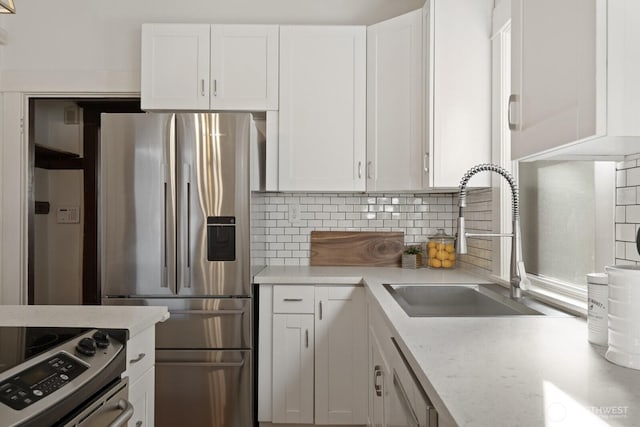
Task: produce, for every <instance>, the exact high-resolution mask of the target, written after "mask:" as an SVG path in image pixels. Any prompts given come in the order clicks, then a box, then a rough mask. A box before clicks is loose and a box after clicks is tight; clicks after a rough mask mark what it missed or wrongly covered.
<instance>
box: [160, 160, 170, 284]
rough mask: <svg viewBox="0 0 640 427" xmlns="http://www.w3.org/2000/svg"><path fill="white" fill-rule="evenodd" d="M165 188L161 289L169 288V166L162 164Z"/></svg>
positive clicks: (163, 195) (163, 196)
mask: <svg viewBox="0 0 640 427" xmlns="http://www.w3.org/2000/svg"><path fill="white" fill-rule="evenodd" d="M162 173H163V175H164V178H163V179H164V188H163V194H162V198H163V200H162V207H163V210H162V264H161V265H162V283H161V285H160V286H161V287H163V288H168V287H169V266H168V265H167V258H168V257H167V185H168V183H167V165H166V164H164V163H163V164H162Z"/></svg>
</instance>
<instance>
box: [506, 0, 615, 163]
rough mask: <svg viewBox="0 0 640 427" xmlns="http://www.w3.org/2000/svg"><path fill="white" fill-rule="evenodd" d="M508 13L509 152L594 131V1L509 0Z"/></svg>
mask: <svg viewBox="0 0 640 427" xmlns="http://www.w3.org/2000/svg"><path fill="white" fill-rule="evenodd" d="M512 16H513V19H512V29H511V35H512V43H511V63H512V69H511V76H512V88H513V90H512V92H513V94H514V95H516V96H517V98H516V101H515V104H514V105H511V106H510V107H511V112H512V118H511V121H512V122H515V124H516V129H515V131H514V132H512V139H511V153H512V154H511V155H512V158H513V159H518V158H523V157H526V156H528V155H531V154H536V153H540V152H542V151H545V150H548V149H552V148H555V147H558V146H561V145H564V144H566V143H570V142H573V141H577V140H579V139H583V138H586V137H589V136H593V135H594V134H596V125H597V120H596V97H597V93H596V87H597V86H596V79H597V78H598V79H603V78H606V71H605V70H601V71H603V73H602V74H601V75H597V74H596V1H595V0H560V1H558V0H513V1H512ZM601 30H602V31H604V33H605V34H606V26H605V27H604V28H602V29H601ZM604 38H605V37H603V39H604ZM512 99H513V98H512ZM516 110H517V113H519V114H516Z"/></svg>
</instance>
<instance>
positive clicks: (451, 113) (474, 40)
mask: <svg viewBox="0 0 640 427" xmlns="http://www.w3.org/2000/svg"><path fill="white" fill-rule="evenodd" d="M493 3H494V2H493V0H430V1H427V2H426V3H425V12H428V16H427V19H428V22H427V24H426V25H425V32H428V34H427V35H426V40H427V43H428V44H429V45H428V47H427V49H426V55H427V58H428V61H427V69H428V73H427V75H428V78H427V81H428V83H427V84H428V85H429V89H428V104H429V105H428V107H427V108H428V111H429V114H428V119H427V120H428V123H427V135H428V139H429V164H430V167H429V186H431V187H454V188H457V187H458V185H459V184H460V179H461V178H462V176H463V175H464V174H465V172H466V171H467V170H468V169H469V168H471V167H472V166H474V165H477V164H479V163H487V162H489V161H490V159H491V40H490V34H491V15H492V11H493ZM490 185H491V175H490V174H488V173H487V174H478V175H476V176H474V177H473V179H472V180H471V182H470V186H473V187H483V186H490Z"/></svg>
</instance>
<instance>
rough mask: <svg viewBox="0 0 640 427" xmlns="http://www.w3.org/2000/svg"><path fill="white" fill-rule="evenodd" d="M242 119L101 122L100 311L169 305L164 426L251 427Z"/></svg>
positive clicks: (161, 393)
mask: <svg viewBox="0 0 640 427" xmlns="http://www.w3.org/2000/svg"><path fill="white" fill-rule="evenodd" d="M250 123H251V116H250V115H249V114H244V113H207V114H186V113H185V114H154V113H147V114H103V115H102V117H101V133H100V134H101V139H100V147H101V148H100V177H101V180H100V224H101V227H100V242H101V244H100V248H101V253H100V258H101V265H100V268H101V289H102V302H103V304H109V305H166V306H168V307H169V311H170V315H171V317H170V319H169V320H168V321H166V322H164V323H160V324H158V325H157V327H156V390H155V422H156V426H159V427H162V426H172V427H173V426H181V427H187V426H208V427H210V426H216V427H223V426H224V427H236V426H237V427H246V426H249V425H251V424H252V420H253V402H252V399H253V393H252V375H253V373H252V336H251V334H252V330H251V329H252V318H251V316H252V299H251V280H250V266H249V199H250V196H249V194H250V193H249V176H250V175H249V137H250V136H249V134H250Z"/></svg>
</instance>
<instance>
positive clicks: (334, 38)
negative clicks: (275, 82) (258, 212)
mask: <svg viewBox="0 0 640 427" xmlns="http://www.w3.org/2000/svg"><path fill="white" fill-rule="evenodd" d="M279 88H280V100H279V101H280V102H279V104H280V112H279V126H278V129H279V156H278V184H279V190H281V191H364V190H365V181H366V180H365V168H366V165H365V154H366V148H365V147H366V27H364V26H322V25H314V26H281V27H280V86H279Z"/></svg>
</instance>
